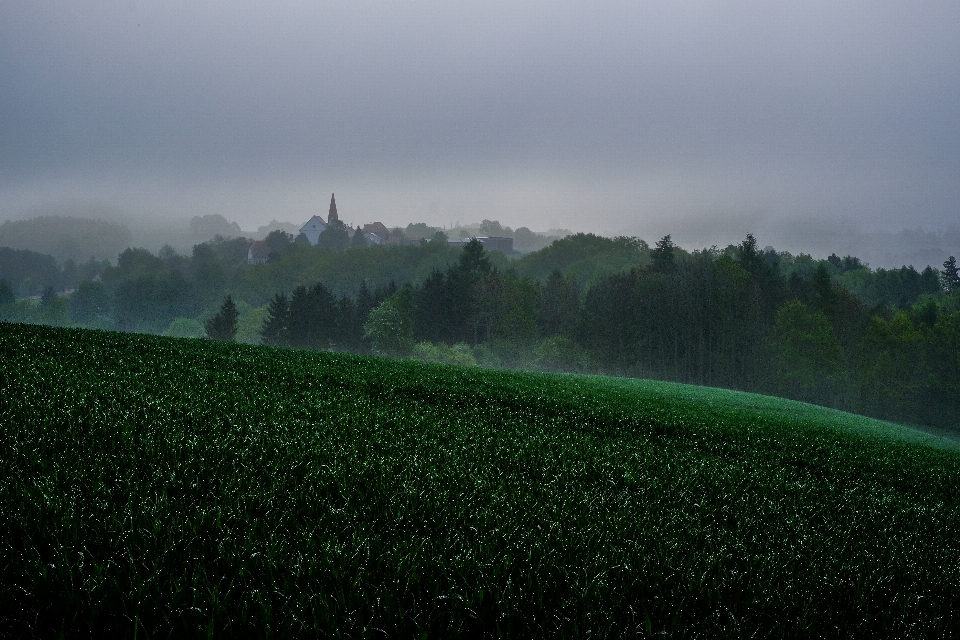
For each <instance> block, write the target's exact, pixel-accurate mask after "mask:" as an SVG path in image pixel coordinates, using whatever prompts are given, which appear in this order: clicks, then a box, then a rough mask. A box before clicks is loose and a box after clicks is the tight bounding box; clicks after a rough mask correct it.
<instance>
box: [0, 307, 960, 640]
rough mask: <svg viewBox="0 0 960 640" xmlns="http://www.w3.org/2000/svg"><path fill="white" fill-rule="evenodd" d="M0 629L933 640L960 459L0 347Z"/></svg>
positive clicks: (187, 357) (471, 395)
mask: <svg viewBox="0 0 960 640" xmlns="http://www.w3.org/2000/svg"><path fill="white" fill-rule="evenodd" d="M0 359H2V367H0V478H2V480H3V481H2V483H0V511H2V513H3V518H2V519H0V545H2V546H0V549H2V551H0V612H2V613H0V633H2V634H4V635H15V636H29V635H43V636H54V635H57V636H61V635H85V634H86V633H87V632H95V633H97V634H99V635H102V634H111V633H112V634H114V635H125V636H128V637H132V636H134V635H136V637H167V636H168V635H169V634H171V633H172V634H175V635H186V636H200V635H207V634H208V633H212V634H214V635H218V636H229V635H234V636H236V635H244V636H248V635H261V636H267V635H271V634H273V635H276V636H281V637H282V636H288V635H295V636H296V635H299V636H307V637H321V636H349V637H385V634H388V635H389V637H418V636H420V635H426V636H428V637H456V636H480V635H482V634H488V635H498V636H499V635H502V636H511V637H529V636H540V637H544V636H549V637H560V636H567V637H587V635H588V633H589V635H590V637H607V636H620V635H633V634H636V635H641V636H646V635H655V634H659V633H660V632H666V633H667V634H668V635H669V636H673V637H676V636H681V637H693V636H700V637H723V636H733V637H741V636H753V635H756V636H758V637H766V636H770V635H774V636H794V637H813V636H830V637H850V636H859V637H873V636H888V637H942V636H944V635H949V634H950V633H951V630H955V629H957V628H958V625H960V604H958V602H960V600H958V598H957V594H958V593H960V452H958V451H957V449H956V448H953V447H951V446H949V445H948V444H947V443H945V442H944V441H939V440H936V439H934V438H933V437H931V436H926V435H924V434H921V433H919V432H915V431H910V430H907V429H904V428H901V427H897V426H895V425H892V424H889V423H881V422H877V421H874V420H870V419H866V418H859V417H856V416H853V415H850V414H844V413H840V412H836V411H831V410H826V409H821V408H817V407H814V406H811V405H803V404H799V403H795V402H789V401H783V400H777V399H773V398H768V397H762V396H754V395H749V394H742V393H736V392H730V391H721V390H716V389H706V388H696V387H689V386H682V385H675V384H669V383H658V382H644V381H638V380H625V379H604V378H596V377H580V376H559V375H549V374H532V373H514V372H504V371H491V370H484V369H479V368H452V367H445V366H442V365H431V364H425V363H417V362H404V361H390V360H379V359H370V358H365V357H360V356H353V355H346V354H339V353H330V352H309V351H291V350H280V349H269V348H265V347H251V346H244V345H234V344H225V343H217V342H212V341H199V340H175V339H168V338H159V337H154V336H148V335H132V334H117V333H102V332H92V331H86V330H79V329H56V328H50V327H39V326H33V327H30V326H24V325H9V324H0Z"/></svg>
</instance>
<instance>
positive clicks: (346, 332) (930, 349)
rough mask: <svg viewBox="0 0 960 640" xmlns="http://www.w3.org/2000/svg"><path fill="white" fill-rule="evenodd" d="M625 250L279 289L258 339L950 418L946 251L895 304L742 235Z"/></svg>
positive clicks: (951, 323) (959, 382)
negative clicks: (608, 263) (536, 269)
mask: <svg viewBox="0 0 960 640" xmlns="http://www.w3.org/2000/svg"><path fill="white" fill-rule="evenodd" d="M635 250H636V251H639V252H642V251H645V252H646V254H647V256H646V257H647V263H646V264H645V265H644V266H642V267H634V268H631V269H629V270H627V271H621V272H617V273H612V274H609V275H606V276H602V277H599V278H598V279H597V280H596V281H595V282H594V283H593V284H592V285H591V286H589V287H587V288H583V287H581V286H580V285H579V284H578V282H577V280H576V278H574V277H572V276H571V275H570V274H569V273H568V274H564V273H562V272H561V271H560V270H555V271H553V272H552V273H551V274H550V276H549V277H547V278H546V279H545V281H542V282H541V281H537V280H534V279H532V278H530V277H527V276H523V275H520V274H518V273H517V272H516V270H502V269H499V268H497V267H496V266H494V265H492V264H491V261H490V255H489V254H487V253H486V252H484V250H483V248H482V246H481V245H480V244H479V243H476V242H473V243H471V244H469V245H467V247H466V248H465V249H463V250H462V252H461V253H460V255H459V258H458V260H457V262H455V263H454V264H452V265H450V266H449V267H448V268H447V269H444V270H441V269H434V270H433V271H432V272H431V274H430V275H429V276H428V277H427V278H425V279H424V280H423V281H422V282H420V283H416V284H407V285H405V286H403V287H401V288H399V289H396V290H393V291H391V290H387V289H382V290H379V291H378V292H377V293H376V294H375V295H374V294H371V293H370V292H369V291H368V290H363V291H361V293H360V294H359V295H358V296H356V298H351V297H349V296H342V297H340V298H336V297H334V296H333V295H331V294H330V292H329V291H327V290H326V288H325V287H324V286H323V285H322V284H319V283H318V284H316V285H314V287H313V288H311V289H308V288H306V287H299V288H298V289H297V290H295V291H294V293H293V295H292V296H291V298H290V299H289V300H287V299H286V296H285V295H284V294H277V295H276V297H275V298H274V300H273V301H272V302H271V305H270V309H269V318H268V319H267V321H266V323H265V325H264V327H263V340H264V342H265V343H267V344H274V345H284V346H294V347H303V348H336V349H343V350H350V351H357V352H361V353H369V352H371V351H372V352H374V353H379V354H382V355H389V356H397V357H408V356H414V357H423V356H424V355H425V354H426V355H427V356H429V355H430V354H431V353H433V354H435V353H436V350H437V349H446V350H447V351H446V353H448V354H451V355H450V358H454V357H455V358H456V361H457V362H464V360H463V358H466V359H467V360H468V361H473V362H478V363H480V364H487V365H493V366H518V367H533V368H539V369H546V370H554V371H577V372H598V373H607V374H614V375H626V376H639V377H647V378H656V379H662V380H672V381H678V382H687V383H693V384H701V385H711V386H721V387H727V388H733V389H742V390H750V391H759V392H763V393H772V394H777V395H781V396H786V397H790V398H795V399H799V400H805V401H810V402H815V403H818V404H823V405H827V406H833V407H837V408H842V409H847V410H851V411H856V412H859V413H865V414H869V415H874V416H877V417H881V418H888V419H895V420H900V421H906V422H914V423H924V424H941V425H953V423H954V422H955V419H956V416H957V415H960V412H958V409H960V361H958V358H960V305H958V302H960V301H958V297H960V284H957V282H958V278H957V275H956V266H955V261H954V262H951V261H950V260H948V261H947V263H945V265H944V271H943V272H939V273H938V272H936V271H933V270H929V269H928V270H925V271H924V272H916V271H913V273H914V274H916V277H912V276H910V277H906V280H907V281H909V282H908V287H907V288H913V289H915V293H916V297H915V298H914V299H913V304H912V306H910V307H909V308H894V307H891V306H888V305H887V304H886V303H885V302H881V303H878V304H875V305H873V306H870V305H868V304H866V303H865V302H864V301H863V300H861V299H860V298H858V297H857V296H856V295H854V294H853V293H852V292H850V291H849V290H848V289H847V288H845V287H844V286H842V285H841V284H840V283H839V281H838V278H836V277H834V275H831V272H830V267H831V265H833V262H835V261H831V260H827V261H821V262H819V263H817V264H816V265H815V266H814V268H813V269H812V270H811V271H806V272H805V271H804V270H802V269H795V270H792V271H791V272H790V273H789V274H786V273H785V272H784V271H785V269H784V270H781V264H780V261H779V257H778V254H775V253H772V252H770V251H762V250H760V249H758V247H757V243H756V240H755V239H754V238H753V237H752V236H747V238H745V239H744V241H743V242H742V243H741V244H740V245H738V246H735V247H732V248H730V250H727V251H719V250H716V249H707V250H702V251H696V252H693V253H686V252H683V251H681V250H679V248H677V247H675V246H674V245H673V243H672V242H671V240H670V237H669V236H667V237H665V238H663V239H662V240H661V241H659V242H658V243H657V244H656V246H655V247H654V248H653V249H649V250H647V249H645V248H644V247H643V246H640V245H639V244H637V245H635ZM846 261H847V264H848V266H849V265H851V264H853V263H854V259H849V258H848V259H846ZM841 262H842V260H841ZM833 266H836V265H833ZM853 268H855V269H860V268H862V267H859V266H857V267H853ZM901 275H902V274H901ZM931 275H933V276H934V277H933V278H931ZM901 279H902V278H901ZM901 284H902V283H901ZM903 288H904V287H903V286H900V285H898V287H897V290H898V291H900V290H902V289H903ZM454 347H457V349H454ZM450 358H448V359H450ZM440 359H443V358H440ZM953 426H955V425H953Z"/></svg>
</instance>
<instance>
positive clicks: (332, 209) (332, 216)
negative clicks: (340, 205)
mask: <svg viewBox="0 0 960 640" xmlns="http://www.w3.org/2000/svg"><path fill="white" fill-rule="evenodd" d="M339 219H340V218H338V217H337V201H336V200H335V199H334V197H333V194H332V193H331V194H330V214H329V215H328V216H327V224H330V223H331V222H333V221H334V220H339Z"/></svg>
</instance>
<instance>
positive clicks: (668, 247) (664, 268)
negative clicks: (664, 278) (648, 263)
mask: <svg viewBox="0 0 960 640" xmlns="http://www.w3.org/2000/svg"><path fill="white" fill-rule="evenodd" d="M675 246H676V245H674V244H673V240H671V239H670V235H669V234H668V235H665V236H663V238H662V239H660V240H659V241H657V248H656V249H654V250H653V251H651V252H650V257H651V258H652V259H653V268H654V269H655V270H656V271H659V272H661V273H669V272H671V271H673V267H674V255H673V249H674V247H675Z"/></svg>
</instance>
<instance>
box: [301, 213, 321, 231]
mask: <svg viewBox="0 0 960 640" xmlns="http://www.w3.org/2000/svg"><path fill="white" fill-rule="evenodd" d="M308 229H319V230H320V231H325V230H326V229H327V223H326V222H324V221H323V219H322V218H320V216H313V217H312V218H310V219H309V220H307V221H306V222H305V223H303V226H302V227H300V233H306V232H307V230H308Z"/></svg>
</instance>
